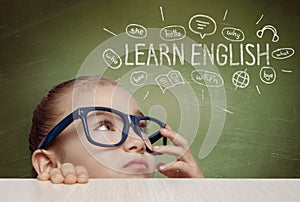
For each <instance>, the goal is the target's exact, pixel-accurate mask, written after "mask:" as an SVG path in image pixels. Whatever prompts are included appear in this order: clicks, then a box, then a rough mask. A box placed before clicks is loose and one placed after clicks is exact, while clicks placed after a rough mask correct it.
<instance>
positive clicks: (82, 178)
mask: <svg viewBox="0 0 300 202" xmlns="http://www.w3.org/2000/svg"><path fill="white" fill-rule="evenodd" d="M37 179H38V180H41V181H48V180H50V181H51V182H52V183H54V184H63V183H64V184H75V183H80V184H84V183H87V182H88V172H87V170H86V168H85V167H83V166H76V167H75V166H74V165H73V164H71V163H64V164H62V165H61V166H60V168H53V169H51V170H50V172H42V173H39V175H38V176H37Z"/></svg>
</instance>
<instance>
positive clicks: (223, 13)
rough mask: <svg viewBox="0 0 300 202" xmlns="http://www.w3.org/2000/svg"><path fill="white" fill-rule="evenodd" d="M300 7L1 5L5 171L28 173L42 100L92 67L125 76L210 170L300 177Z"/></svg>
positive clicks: (0, 134) (29, 1)
mask: <svg viewBox="0 0 300 202" xmlns="http://www.w3.org/2000/svg"><path fill="white" fill-rule="evenodd" d="M299 9H300V7H299V4H298V3H296V2H295V1H292V0H284V1H283V0H275V1H274V0H273V1H271V0H265V1H258V0H255V1H244V0H232V1H218V0H211V1H204V0H186V1H179V0H172V1H171V0H166V1H154V0H151V1H142V0H127V1H121V0H118V1H108V0H105V1H97V0H90V1H77V0H73V1H50V0H43V1H37V0H26V1H25V0H20V1H4V0H1V2H0V44H1V45H0V47H1V49H0V53H1V54H0V64H1V67H0V80H1V85H0V94H1V101H0V102H1V109H0V110H1V111H0V112H1V123H0V124H1V126H0V144H1V148H0V164H1V167H0V168H1V169H0V177H30V176H31V163H30V152H29V151H28V141H27V139H28V134H29V130H30V126H31V117H32V112H33V110H34V108H35V106H36V105H37V104H38V102H39V101H40V99H41V97H42V96H43V95H44V94H45V93H46V92H47V91H48V90H49V89H50V88H51V87H53V86H54V85H56V84H58V83H60V82H62V81H64V80H67V79H71V78H73V77H76V76H79V75H88V74H91V75H95V74H97V75H105V76H108V77H111V78H113V79H115V80H117V81H118V82H119V84H120V85H122V86H123V87H124V88H126V89H127V90H128V91H130V92H131V93H133V95H134V96H135V98H136V99H137V101H138V103H139V105H140V106H141V108H142V109H143V111H144V113H146V114H151V115H153V116H158V117H159V118H160V119H163V120H165V121H167V122H168V123H169V124H170V125H171V126H172V127H173V128H174V129H175V130H177V131H178V132H179V133H180V134H181V135H183V136H184V137H186V139H187V140H188V141H189V142H190V144H191V149H192V151H193V154H194V157H195V158H196V159H197V161H198V163H199V165H200V167H201V169H202V170H203V172H204V174H205V176H207V177H218V178H219V177H225V178H227V177H228V178H240V177H255V178H257V177H258V178H269V177H272V178H282V177H283V178H296V177H299V176H300V136H299V132H300V121H299V110H300V102H299V98H300V94H299V90H300V89H299V86H300V72H299V68H298V65H299V58H298V57H297V51H298V50H299V49H300V47H299V37H298V36H299V32H300V29H299V23H300V16H299V14H298V12H299ZM157 177H162V176H160V175H157Z"/></svg>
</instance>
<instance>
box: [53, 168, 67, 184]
mask: <svg viewBox="0 0 300 202" xmlns="http://www.w3.org/2000/svg"><path fill="white" fill-rule="evenodd" d="M50 180H51V182H52V183H54V184H61V183H63V182H64V176H63V174H62V173H61V171H60V169H59V168H53V169H52V170H51V171H50Z"/></svg>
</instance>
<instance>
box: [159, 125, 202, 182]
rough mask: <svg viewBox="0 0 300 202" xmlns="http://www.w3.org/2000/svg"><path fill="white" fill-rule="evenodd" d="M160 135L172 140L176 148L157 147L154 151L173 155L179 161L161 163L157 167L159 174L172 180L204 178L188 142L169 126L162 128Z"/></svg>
mask: <svg viewBox="0 0 300 202" xmlns="http://www.w3.org/2000/svg"><path fill="white" fill-rule="evenodd" d="M160 133H161V134H162V135H163V136H164V137H167V138H168V139H170V140H171V141H172V143H173V145H174V146H155V147H154V148H153V149H154V151H155V152H160V153H165V154H169V155H173V156H175V157H176V158H177V161H175V162H171V163H168V164H164V163H159V164H158V165H157V169H158V170H159V172H161V173H162V174H164V175H165V176H167V177H171V178H204V175H203V174H202V171H201V170H200V168H199V166H198V164H197V162H196V160H195V159H194V157H193V154H192V152H191V150H190V149H189V145H188V142H187V141H186V140H185V139H184V138H183V137H182V136H180V135H179V134H177V133H176V132H174V131H173V130H172V129H171V127H170V126H168V125H167V126H166V127H165V128H162V129H161V130H160Z"/></svg>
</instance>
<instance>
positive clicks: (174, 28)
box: [159, 25, 186, 41]
mask: <svg viewBox="0 0 300 202" xmlns="http://www.w3.org/2000/svg"><path fill="white" fill-rule="evenodd" d="M159 36H160V38H161V39H162V40H164V41H176V40H181V39H183V38H184V37H185V36H186V31H185V28H184V27H183V26H181V25H170V26H167V27H164V28H162V29H161V30H160V32H159Z"/></svg>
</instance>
